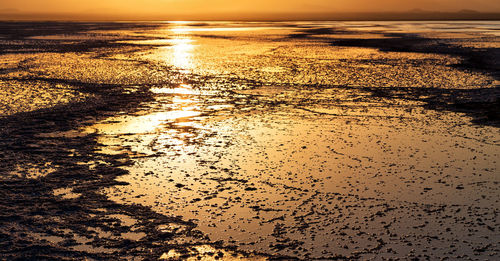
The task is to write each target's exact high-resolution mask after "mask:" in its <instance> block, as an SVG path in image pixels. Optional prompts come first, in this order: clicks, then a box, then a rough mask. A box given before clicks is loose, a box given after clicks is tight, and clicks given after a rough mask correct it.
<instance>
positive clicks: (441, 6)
mask: <svg viewBox="0 0 500 261" xmlns="http://www.w3.org/2000/svg"><path fill="white" fill-rule="evenodd" d="M412 9H423V10H431V11H459V10H462V9H471V10H476V11H483V12H500V1H499V0H84V1H82V0H0V12H3V13H5V12H11V13H12V12H17V13H52V14H55V13H78V14H110V15H117V14H127V15H130V16H134V15H138V16H141V15H150V14H162V15H193V14H203V15H210V14H213V15H217V14H233V15H236V14H239V13H244V14H252V13H304V12H309V13H314V12H323V13H325V12H386V11H389V12H390V11H408V10H412Z"/></svg>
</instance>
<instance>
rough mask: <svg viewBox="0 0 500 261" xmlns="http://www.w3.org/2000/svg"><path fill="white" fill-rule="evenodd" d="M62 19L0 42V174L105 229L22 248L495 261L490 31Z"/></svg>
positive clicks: (442, 25)
mask: <svg viewBox="0 0 500 261" xmlns="http://www.w3.org/2000/svg"><path fill="white" fill-rule="evenodd" d="M3 26H4V27H9V26H10V27H15V26H17V27H19V28H23V26H26V25H23V24H5V25H3ZM75 27H76V28H79V29H78V30H76V31H69V29H68V32H67V33H65V34H61V32H60V28H63V29H64V26H54V28H56V29H54V31H50V32H43V34H42V33H40V34H36V33H35V34H33V33H26V36H25V38H22V37H19V35H11V38H12V39H9V38H7V39H6V40H5V39H1V40H0V44H1V46H2V49H1V51H2V53H3V54H2V55H1V56H0V61H2V63H1V66H2V67H0V86H2V88H1V89H0V90H1V97H2V98H1V99H2V101H4V102H3V103H2V104H3V106H2V107H0V113H1V115H2V117H3V118H4V119H5V122H7V123H9V124H6V125H5V126H6V127H5V128H4V133H5V134H3V135H2V136H1V137H2V141H1V142H2V143H4V145H5V147H6V148H8V149H7V150H5V151H4V152H2V154H1V156H2V158H4V159H6V161H5V163H4V164H2V165H1V167H2V168H0V170H1V171H2V172H1V173H2V175H3V176H2V178H1V179H0V180H9V179H14V180H16V179H20V180H23V179H29V180H34V181H32V182H39V183H40V184H39V186H42V187H44V188H45V187H46V188H47V190H48V191H50V193H47V194H44V195H46V196H44V197H48V198H51V197H55V198H56V199H52V200H57V202H59V203H58V204H59V205H57V204H56V205H57V206H60V205H64V204H67V203H68V202H74V203H75V204H79V205H80V206H83V207H84V208H86V209H87V210H86V211H89V210H90V212H91V213H93V214H92V215H93V216H92V218H96V219H97V218H99V220H98V221H94V222H95V223H93V225H85V224H84V225H82V226H83V227H86V226H87V228H86V229H88V230H89V231H91V232H87V233H86V234H87V235H88V234H89V233H90V234H91V235H94V236H92V237H91V238H89V237H88V236H87V237H85V233H82V234H80V233H81V232H82V231H81V228H80V227H79V228H78V229H77V228H73V227H71V225H69V224H67V223H65V221H64V222H63V221H59V223H56V224H57V227H58V229H60V230H58V229H54V227H55V225H54V224H52V223H43V221H39V222H42V223H41V224H42V225H41V226H42V230H46V231H42V232H37V233H39V234H36V233H35V234H34V236H33V239H32V240H33V244H36V240H41V239H44V238H45V239H47V240H48V242H49V243H48V244H50V245H51V247H62V248H63V249H65V251H66V250H67V247H66V248H65V246H64V245H63V243H61V242H66V241H67V240H66V241H65V240H64V239H65V238H66V239H67V238H69V237H71V234H80V236H77V235H75V237H74V239H73V240H74V241H75V242H76V243H72V244H69V245H70V249H73V250H75V251H83V253H92V254H95V255H96V256H95V257H99V253H102V255H103V256H101V257H103V258H106V257H111V256H112V255H114V254H117V253H119V255H120V256H123V257H124V258H131V257H132V256H142V257H154V258H160V257H161V258H164V259H183V258H187V257H193V258H196V257H199V258H208V259H207V260H209V259H210V258H212V257H214V256H215V255H219V254H220V257H224V258H226V259H231V258H233V259H240V258H252V259H262V258H267V257H279V256H281V257H287V258H299V259H310V258H318V259H328V258H343V259H356V258H362V259H368V258H383V257H384V258H413V257H417V258H432V259H436V258H445V257H448V258H452V259H454V258H467V257H469V258H472V259H495V257H496V256H498V251H499V246H498V242H499V241H500V237H499V236H498V233H497V231H498V229H500V223H499V221H498V217H497V212H498V209H499V206H500V205H499V197H498V196H499V194H498V182H499V181H500V180H499V176H498V168H499V167H500V163H499V162H498V158H499V153H500V151H499V149H498V146H499V144H500V132H499V129H498V115H496V113H497V112H498V111H496V108H498V97H499V94H500V93H499V92H498V59H497V58H496V57H498V48H499V45H500V42H499V39H498V29H499V28H500V24H499V23H498V22H415V23H411V22H282V23H242V22H203V23H198V22H172V23H169V22H165V23H140V24H118V25H113V24H101V25H99V24H97V25H94V24H93V25H85V24H83V25H79V26H75ZM18 38H21V39H18ZM89 39H91V40H89ZM21 47H22V48H21ZM21 87H22V88H21ZM26 93H28V94H29V95H31V96H26ZM13 97H14V99H13ZM127 97H131V98H127ZM56 107H57V108H62V110H63V111H64V110H65V108H66V107H67V108H71V111H73V110H74V111H75V112H74V113H76V116H71V115H67V113H66V114H63V113H62V112H58V111H55V112H54V113H52V112H51V108H56ZM46 114H49V115H51V116H50V117H49V116H46V117H45V116H44V117H43V119H39V118H40V116H39V115H46ZM52 114H54V115H55V116H56V117H60V118H59V120H54V121H53V122H52V118H53V117H52ZM15 117H27V118H28V119H31V118H33V123H32V124H33V126H31V127H30V125H27V127H26V126H24V125H23V126H18V125H16V121H14V120H12V121H11V120H10V119H16V118H15ZM66 122H71V124H69V123H66ZM66 124H68V125H69V126H67V127H64V128H62V127H61V126H65V125H66ZM25 125H26V124H25ZM39 126H44V127H43V128H41V127H39ZM56 126H57V127H56ZM24 127H26V128H28V129H29V131H27V130H26V129H24ZM15 133H18V134H15ZM12 137H14V138H12ZM82 139H89V140H90V141H91V142H88V143H87V144H86V145H84V144H80V143H78V141H80V140H82ZM51 144H56V145H51ZM47 146H55V149H54V150H56V151H57V153H60V154H61V155H64V157H63V159H61V158H57V157H56V156H53V155H52V154H53V152H50V151H44V149H45V148H46V147H47ZM35 152H36V155H37V156H36V158H33V159H32V158H30V157H32V156H31V155H32V153H35ZM75 169H78V171H79V172H78V173H80V174H78V175H79V177H78V179H82V180H83V181H82V183H81V184H79V183H78V182H76V180H75V181H73V180H72V179H75V177H74V176H65V175H69V174H68V173H70V174H71V173H72V171H74V170H75ZM117 169H118V170H117ZM117 171H118V172H120V173H121V171H123V173H121V174H119V175H115V174H113V175H111V176H110V178H108V177H107V175H108V174H107V173H115V172H117ZM96 177H100V179H99V178H96ZM87 179H89V180H90V181H87ZM93 179H96V180H97V181H95V182H93V181H91V180H93ZM20 182H21V181H20ZM50 182H52V183H50ZM86 182H90V183H89V184H92V185H89V184H87V183H86ZM37 184H38V183H37ZM9 186H10V185H9ZM7 188H8V186H7V185H6V186H5V188H2V191H3V190H5V189H7ZM101 196H103V197H104V198H101ZM35 200H36V198H35ZM96 202H98V203H96ZM109 202H113V203H109ZM110 204H118V207H111V205H110ZM136 204H137V205H140V206H145V207H147V209H150V210H151V211H152V212H151V213H150V212H147V211H145V210H142V209H141V211H140V212H137V213H136V212H134V209H133V206H136ZM119 206H121V207H122V208H123V211H121V210H120V207H119ZM54 208H56V207H54ZM54 208H50V210H49V209H47V210H45V213H46V214H45V215H53V216H55V217H57V216H58V215H59V214H58V213H61V211H59V212H58V211H57V209H54ZM14 210H15V208H14ZM51 211H54V212H51ZM82 211H83V210H82ZM63 212H64V211H63ZM23 213H24V212H23ZM77 213H78V212H76V214H77ZM24 215H27V216H29V215H30V214H24ZM156 215H161V218H160V217H159V216H156ZM152 217H155V218H157V219H159V220H162V222H160V221H155V218H152ZM170 217H176V218H177V217H178V218H179V219H172V220H170V219H169V218H170ZM5 220H8V219H7V218H5ZM109 220H114V221H113V222H118V224H121V226H122V227H120V228H119V229H118V228H116V230H117V232H115V233H111V232H112V231H113V229H112V226H111V227H107V226H108V223H106V222H107V221H109ZM130 220H138V221H137V222H136V221H133V222H132V223H131V222H130ZM166 220H168V221H166ZM181 220H182V221H181ZM10 222H12V221H10ZM54 222H55V221H54ZM148 222H150V223H148ZM183 222H188V223H183ZM24 226H25V225H24V224H16V225H12V224H9V226H5V227H6V228H9V229H11V232H7V230H5V231H3V230H0V232H1V234H0V236H2V235H7V236H5V237H6V238H8V239H6V240H5V242H9V241H15V240H13V239H12V238H9V236H12V235H15V234H16V233H22V232H23V229H24ZM94 226H95V228H94ZM109 226H110V225H109ZM12 227H16V229H17V230H16V229H12ZM102 227H106V229H108V230H111V232H110V233H108V234H106V233H104V232H103V230H102V229H103V228H102ZM49 230H53V231H52V232H51V233H52V234H50V233H49V232H47V231H49ZM164 230H168V233H169V235H170V236H169V238H168V240H163V239H162V240H160V239H159V236H158V235H161V234H162V233H167V232H165V231H164ZM54 231H55V232H54ZM65 231H66V232H65ZM106 231H107V230H106ZM193 231H196V232H193ZM170 237H172V238H170ZM0 238H2V237H0ZM85 238H87V239H85ZM117 240H129V241H130V242H135V243H134V244H135V245H134V246H136V248H134V250H133V251H132V250H130V251H129V252H127V251H124V250H123V247H120V246H119V245H117V244H116V243H113V244H111V243H108V242H115V241H117ZM129 241H127V242H128V243H127V242H125V241H123V242H125V243H124V244H126V243H127V244H129V243H130V242H129ZM215 242H219V243H218V244H214V243H215ZM153 246H154V247H153ZM227 247H234V248H230V249H227ZM119 249H121V250H119ZM144 249H151V251H150V253H149V254H147V253H146V252H147V251H144ZM207 249H208V250H207ZM153 250H154V251H153ZM9 251H10V252H9ZM241 251H248V252H251V253H254V254H253V255H251V256H248V255H247V254H246V253H245V252H241ZM216 252H217V253H216ZM0 253H1V252H0ZM4 253H5V255H6V256H8V255H10V256H16V255H18V256H19V253H17V252H16V250H10V249H9V250H6V252H4ZM107 254H109V256H106V255H107ZM148 255H150V256H148Z"/></svg>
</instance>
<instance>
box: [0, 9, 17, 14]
mask: <svg viewBox="0 0 500 261" xmlns="http://www.w3.org/2000/svg"><path fill="white" fill-rule="evenodd" d="M19 12H21V10H19V9H16V8H5V9H0V13H1V14H12V13H19Z"/></svg>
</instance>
